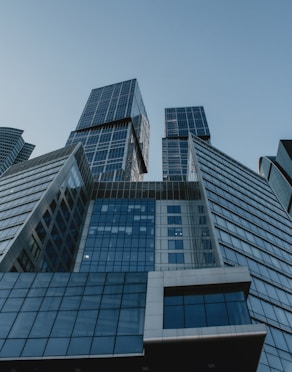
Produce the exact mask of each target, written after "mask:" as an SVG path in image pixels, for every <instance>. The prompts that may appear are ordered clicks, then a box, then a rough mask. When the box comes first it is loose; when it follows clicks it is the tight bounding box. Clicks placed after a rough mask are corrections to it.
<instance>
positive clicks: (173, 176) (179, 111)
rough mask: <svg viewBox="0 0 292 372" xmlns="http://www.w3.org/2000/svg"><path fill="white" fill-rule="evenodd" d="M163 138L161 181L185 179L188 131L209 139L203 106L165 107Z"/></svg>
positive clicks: (206, 139)
mask: <svg viewBox="0 0 292 372" xmlns="http://www.w3.org/2000/svg"><path fill="white" fill-rule="evenodd" d="M164 124H165V138H163V139H162V173H163V181H186V179H187V163H188V136H189V132H190V133H193V134H194V135H196V136H198V137H199V138H202V139H204V140H205V141H207V142H209V141H210V132H209V127H208V123H207V119H206V115H205V111H204V107H202V106H197V107H178V108H167V109H165V123H164Z"/></svg>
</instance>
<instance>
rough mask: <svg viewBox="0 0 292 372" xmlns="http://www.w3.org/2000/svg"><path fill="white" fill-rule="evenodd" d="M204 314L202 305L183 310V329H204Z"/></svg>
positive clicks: (190, 306)
mask: <svg viewBox="0 0 292 372" xmlns="http://www.w3.org/2000/svg"><path fill="white" fill-rule="evenodd" d="M206 325H207V323H206V314H205V306H204V304H200V305H189V306H187V307H186V308H185V327H186V328H195V327H206Z"/></svg>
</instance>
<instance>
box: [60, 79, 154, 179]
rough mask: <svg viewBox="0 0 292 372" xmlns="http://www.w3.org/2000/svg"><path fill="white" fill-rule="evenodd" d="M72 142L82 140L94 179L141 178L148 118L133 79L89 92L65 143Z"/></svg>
mask: <svg viewBox="0 0 292 372" xmlns="http://www.w3.org/2000/svg"><path fill="white" fill-rule="evenodd" d="M76 142H82V144H83V146H84V149H85V153H86V156H87V159H88V162H89V165H90V168H91V171H92V174H93V176H94V178H95V179H96V180H101V181H123V180H124V181H142V180H143V174H144V173H146V172H147V166H148V146H149V121H148V117H147V113H146V110H145V107H144V103H143V100H142V96H141V93H140V89H139V86H138V82H137V80H136V79H132V80H128V81H124V82H121V83H117V84H112V85H108V86H105V87H102V88H98V89H93V90H92V91H91V94H90V96H89V98H88V101H87V103H86V105H85V108H84V110H83V113H82V115H81V118H80V120H79V122H78V125H77V127H76V130H75V131H73V132H71V134H70V136H69V138H68V141H67V145H70V144H72V143H76Z"/></svg>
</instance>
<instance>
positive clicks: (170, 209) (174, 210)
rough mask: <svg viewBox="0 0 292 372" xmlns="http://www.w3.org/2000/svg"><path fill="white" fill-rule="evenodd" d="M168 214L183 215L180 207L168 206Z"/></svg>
mask: <svg viewBox="0 0 292 372" xmlns="http://www.w3.org/2000/svg"><path fill="white" fill-rule="evenodd" d="M167 213H181V208H180V205H168V206H167Z"/></svg>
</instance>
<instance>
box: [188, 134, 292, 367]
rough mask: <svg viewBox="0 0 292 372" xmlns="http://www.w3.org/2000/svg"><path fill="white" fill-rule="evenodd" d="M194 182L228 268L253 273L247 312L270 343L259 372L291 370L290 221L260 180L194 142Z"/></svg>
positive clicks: (190, 173)
mask: <svg viewBox="0 0 292 372" xmlns="http://www.w3.org/2000/svg"><path fill="white" fill-rule="evenodd" d="M190 149H191V154H190V158H191V161H190V168H189V179H190V180H191V179H192V180H196V181H199V183H200V185H201V188H202V192H203V194H204V195H205V198H206V201H207V204H208V208H209V212H210V215H211V220H212V222H213V227H214V230H215V235H216V241H217V244H218V246H219V247H218V248H219V250H220V255H221V257H222V259H223V262H224V266H228V267H230V266H232V267H234V266H244V267H248V269H249V271H250V274H251V277H252V280H251V289H250V293H249V298H248V307H249V311H250V315H251V318H252V321H253V322H254V323H265V324H266V326H267V330H268V332H267V337H266V340H265V344H264V350H263V352H262V356H261V360H260V365H259V369H258V371H287V370H289V368H291V352H292V350H291V345H292V344H291V341H292V339H291V337H292V334H291V331H292V324H291V317H292V312H291V309H292V307H291V305H292V302H291V301H292V296H291V272H292V270H291V241H292V225H291V220H290V219H289V216H288V215H287V213H286V211H285V209H284V208H283V207H282V205H281V203H280V202H279V201H278V199H277V197H276V196H275V194H274V193H273V191H272V189H271V187H270V185H269V184H268V183H267V182H266V180H265V179H264V178H263V177H261V176H260V175H258V174H256V173H254V172H253V171H251V170H250V169H248V168H246V167H244V166H243V165H241V164H240V163H238V162H236V161H235V160H233V159H231V158H230V157H228V156H227V155H226V154H224V153H222V152H220V151H218V150H216V149H215V148H213V147H212V146H210V145H208V144H207V143H206V142H204V141H201V140H200V139H198V138H196V137H194V136H192V137H191V138H190Z"/></svg>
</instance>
